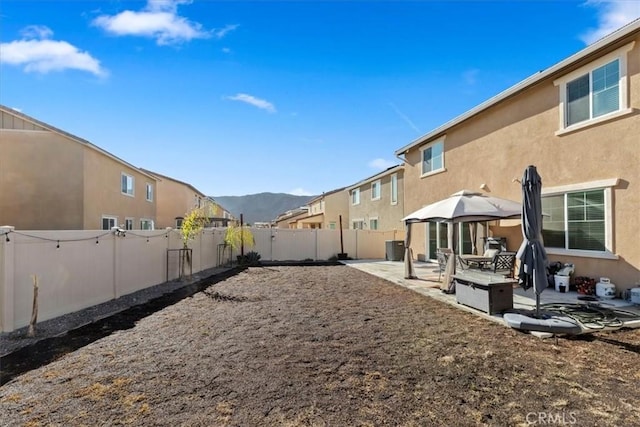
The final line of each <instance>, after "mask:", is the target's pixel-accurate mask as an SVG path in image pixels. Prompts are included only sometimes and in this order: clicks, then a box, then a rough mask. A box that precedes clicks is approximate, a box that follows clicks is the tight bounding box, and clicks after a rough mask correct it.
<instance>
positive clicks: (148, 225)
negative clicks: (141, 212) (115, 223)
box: [140, 218, 153, 230]
mask: <svg viewBox="0 0 640 427" xmlns="http://www.w3.org/2000/svg"><path fill="white" fill-rule="evenodd" d="M140 229H141V230H153V221H152V220H150V219H145V218H143V219H141V220H140Z"/></svg>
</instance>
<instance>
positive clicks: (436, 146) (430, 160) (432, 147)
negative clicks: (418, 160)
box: [420, 140, 444, 176]
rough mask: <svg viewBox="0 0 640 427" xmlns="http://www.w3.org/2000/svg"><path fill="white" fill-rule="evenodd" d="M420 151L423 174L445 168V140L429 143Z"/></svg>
mask: <svg viewBox="0 0 640 427" xmlns="http://www.w3.org/2000/svg"><path fill="white" fill-rule="evenodd" d="M420 151H421V157H422V175H423V176H424V175H430V174H432V173H435V172H439V171H441V170H444V140H439V141H436V142H434V143H432V144H429V145H427V146H425V147H423V148H421V149H420Z"/></svg>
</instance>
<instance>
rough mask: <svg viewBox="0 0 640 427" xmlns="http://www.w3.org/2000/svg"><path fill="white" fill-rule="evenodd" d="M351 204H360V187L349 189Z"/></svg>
mask: <svg viewBox="0 0 640 427" xmlns="http://www.w3.org/2000/svg"><path fill="white" fill-rule="evenodd" d="M351 204H352V205H359V204H360V189H359V188H354V189H353V190H351Z"/></svg>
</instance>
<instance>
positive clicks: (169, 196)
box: [142, 169, 217, 229]
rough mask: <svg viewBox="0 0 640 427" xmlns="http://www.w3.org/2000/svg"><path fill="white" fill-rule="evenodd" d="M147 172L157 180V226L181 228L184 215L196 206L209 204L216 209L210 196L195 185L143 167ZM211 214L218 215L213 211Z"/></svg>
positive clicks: (200, 206)
mask: <svg viewBox="0 0 640 427" xmlns="http://www.w3.org/2000/svg"><path fill="white" fill-rule="evenodd" d="M142 170H143V171H144V172H145V173H147V174H149V175H151V176H154V177H155V178H156V180H157V187H158V191H157V193H158V194H157V197H156V198H157V211H156V212H157V213H156V217H157V227H158V228H160V229H162V228H166V227H171V228H180V227H181V225H182V220H183V219H184V217H185V216H186V215H187V214H188V213H189V212H190V211H191V210H193V209H194V208H202V207H204V206H207V207H208V208H209V209H212V210H214V209H215V207H214V206H216V205H212V204H211V203H210V200H209V199H208V197H207V196H206V195H205V194H204V193H202V192H201V191H199V190H198V189H197V188H195V187H194V186H193V185H191V184H188V183H186V182H183V181H179V180H177V179H174V178H171V177H168V176H166V175H162V174H160V173H158V172H153V171H150V170H147V169H142ZM211 216H212V217H213V216H217V213H216V212H211Z"/></svg>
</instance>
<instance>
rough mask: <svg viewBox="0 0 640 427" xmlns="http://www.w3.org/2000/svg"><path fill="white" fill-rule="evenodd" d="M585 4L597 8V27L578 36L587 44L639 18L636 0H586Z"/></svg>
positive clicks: (638, 6)
mask: <svg viewBox="0 0 640 427" xmlns="http://www.w3.org/2000/svg"><path fill="white" fill-rule="evenodd" d="M585 5H587V6H592V7H595V8H597V9H598V27H597V28H592V29H589V30H588V31H587V32H586V33H584V34H582V35H581V36H580V39H581V40H582V41H583V42H585V44H587V45H589V44H592V43H594V42H596V41H598V40H600V39H601V38H602V37H604V36H606V35H608V34H610V33H612V32H613V31H615V30H617V29H619V28H620V27H623V26H624V25H626V24H628V23H629V22H631V21H633V20H634V19H637V18H640V2H639V1H637V0H588V1H587V2H586V3H585Z"/></svg>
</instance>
